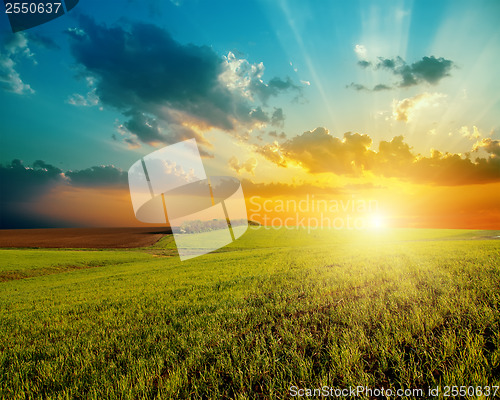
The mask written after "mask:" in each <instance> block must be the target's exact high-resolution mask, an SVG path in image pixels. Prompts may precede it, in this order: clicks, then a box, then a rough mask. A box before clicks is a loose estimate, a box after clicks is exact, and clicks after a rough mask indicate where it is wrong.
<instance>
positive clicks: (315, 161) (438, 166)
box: [256, 127, 500, 186]
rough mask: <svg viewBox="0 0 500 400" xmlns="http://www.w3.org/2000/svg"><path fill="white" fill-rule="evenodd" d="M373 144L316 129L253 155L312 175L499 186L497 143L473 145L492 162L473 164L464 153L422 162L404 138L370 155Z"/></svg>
mask: <svg viewBox="0 0 500 400" xmlns="http://www.w3.org/2000/svg"><path fill="white" fill-rule="evenodd" d="M372 143H373V141H372V139H371V138H370V136H368V135H366V134H359V133H351V132H347V133H344V135H343V138H342V139H341V138H338V137H335V136H333V135H331V134H330V132H329V131H328V130H327V129H325V128H322V127H318V128H316V129H314V130H313V131H307V132H304V133H303V134H302V135H298V136H295V137H294V138H292V139H289V140H287V141H286V142H284V143H282V144H279V143H277V142H274V143H273V144H266V145H264V146H257V148H256V151H257V153H259V154H261V155H262V156H264V157H265V158H267V159H268V160H270V161H271V162H273V163H275V164H276V165H278V166H281V167H287V166H289V165H298V166H301V167H302V168H304V169H305V170H307V171H308V172H310V173H325V172H330V173H334V174H336V175H347V176H362V175H363V174H365V173H371V174H374V175H375V176H385V177H394V178H399V179H401V180H406V181H411V182H415V183H430V184H435V185H442V186H453V185H466V184H478V183H489V182H500V157H498V154H499V152H500V144H499V141H495V140H491V139H483V140H482V141H481V142H478V143H476V145H475V146H474V150H475V151H477V150H478V149H479V148H483V149H484V150H485V151H487V152H488V153H490V156H489V157H487V158H475V159H472V158H471V157H470V155H469V154H468V153H467V154H465V156H463V155H461V154H453V153H442V152H440V151H438V150H433V151H432V152H431V155H430V156H429V157H425V156H422V155H420V154H416V153H415V152H414V151H413V150H412V148H411V147H410V146H409V145H408V144H407V143H406V142H405V141H404V138H403V136H396V137H394V138H393V139H392V140H390V141H381V142H380V143H379V145H378V151H377V150H374V149H372Z"/></svg>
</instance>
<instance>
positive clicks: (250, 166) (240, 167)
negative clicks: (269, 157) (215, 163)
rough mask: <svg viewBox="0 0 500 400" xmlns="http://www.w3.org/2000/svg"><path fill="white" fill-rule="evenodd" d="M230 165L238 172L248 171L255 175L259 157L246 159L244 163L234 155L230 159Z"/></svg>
mask: <svg viewBox="0 0 500 400" xmlns="http://www.w3.org/2000/svg"><path fill="white" fill-rule="evenodd" d="M228 165H229V167H230V168H231V169H233V170H234V171H236V173H238V174H239V173H240V171H246V172H248V173H250V174H252V175H255V168H256V167H257V159H255V158H254V157H252V158H249V159H248V160H246V161H245V162H244V163H242V164H240V162H239V160H238V159H237V158H236V157H234V156H233V157H231V158H230V159H229V162H228Z"/></svg>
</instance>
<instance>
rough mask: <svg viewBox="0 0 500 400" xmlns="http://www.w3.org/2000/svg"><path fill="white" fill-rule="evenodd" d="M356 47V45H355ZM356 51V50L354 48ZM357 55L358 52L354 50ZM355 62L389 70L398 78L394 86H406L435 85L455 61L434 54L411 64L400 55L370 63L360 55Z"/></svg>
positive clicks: (354, 85) (380, 86)
mask: <svg viewBox="0 0 500 400" xmlns="http://www.w3.org/2000/svg"><path fill="white" fill-rule="evenodd" d="M356 47H357V46H356ZM355 51H356V50H355ZM356 53H357V54H358V55H359V52H358V51H356ZM362 58H363V59H361V60H360V61H358V62H357V64H358V65H359V66H360V67H361V68H369V67H372V68H373V69H385V70H388V71H390V72H391V73H392V74H393V75H395V76H397V77H399V78H400V80H399V81H398V82H396V84H395V86H396V87H401V88H406V87H410V86H415V85H419V84H422V83H427V84H430V85H437V84H438V83H439V82H440V81H441V79H443V78H445V77H447V76H450V71H451V69H452V68H453V67H455V63H454V62H453V61H451V60H447V59H445V58H443V57H440V58H436V57H434V56H430V57H423V58H422V59H421V60H419V61H416V62H414V63H412V64H407V63H406V61H405V60H403V59H402V58H401V57H396V58H383V57H379V58H378V62H376V63H372V62H370V61H367V60H365V59H364V57H362ZM346 87H348V88H352V89H355V90H374V91H376V90H387V89H390V88H392V86H389V85H385V84H378V85H375V87H374V88H373V89H368V88H367V87H366V86H364V85H361V84H358V83H354V82H353V83H351V84H350V85H347V86H346Z"/></svg>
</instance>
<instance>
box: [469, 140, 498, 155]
mask: <svg viewBox="0 0 500 400" xmlns="http://www.w3.org/2000/svg"><path fill="white" fill-rule="evenodd" d="M481 149H482V150H484V151H486V152H487V153H489V154H491V155H492V156H493V157H500V140H492V139H490V138H483V139H481V140H480V141H477V142H476V143H475V144H474V146H473V148H472V150H473V151H479V150H481Z"/></svg>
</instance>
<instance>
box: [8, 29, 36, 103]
mask: <svg viewBox="0 0 500 400" xmlns="http://www.w3.org/2000/svg"><path fill="white" fill-rule="evenodd" d="M22 57H24V58H32V59H33V53H32V52H31V50H30V49H29V47H28V39H27V38H26V35H25V34H24V33H16V34H14V35H8V36H7V40H6V41H5V42H4V43H3V45H2V47H1V48H0V88H1V89H3V90H5V91H7V92H13V93H17V94H30V93H34V92H35V91H34V90H33V89H32V88H31V86H30V85H29V84H27V83H24V82H23V81H22V79H21V77H20V75H19V73H18V72H17V71H16V69H15V67H16V61H15V60H16V59H17V58H22ZM33 62H35V60H34V59H33ZM35 63H36V62H35Z"/></svg>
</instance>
